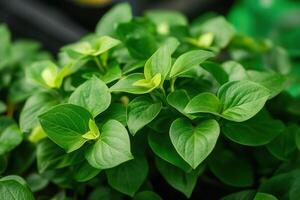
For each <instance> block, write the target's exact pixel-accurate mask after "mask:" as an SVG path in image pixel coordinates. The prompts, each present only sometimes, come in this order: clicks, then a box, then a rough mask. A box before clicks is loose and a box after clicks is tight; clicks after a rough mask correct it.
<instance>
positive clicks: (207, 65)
mask: <svg viewBox="0 0 300 200" xmlns="http://www.w3.org/2000/svg"><path fill="white" fill-rule="evenodd" d="M201 67H202V68H203V69H204V70H205V71H207V72H209V73H210V74H211V75H212V76H213V77H214V78H215V79H216V81H217V82H218V83H219V84H220V85H223V84H225V83H226V82H228V79H229V75H228V74H227V73H226V71H225V70H224V69H223V68H222V66H221V65H219V64H217V63H214V62H209V61H206V62H204V63H202V64H201Z"/></svg>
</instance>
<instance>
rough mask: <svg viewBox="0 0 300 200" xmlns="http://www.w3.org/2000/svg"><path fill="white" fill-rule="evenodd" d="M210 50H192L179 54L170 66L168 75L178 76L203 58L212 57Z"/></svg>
mask: <svg viewBox="0 0 300 200" xmlns="http://www.w3.org/2000/svg"><path fill="white" fill-rule="evenodd" d="M214 56H215V54H214V53H212V52H211V51H205V50H192V51H188V52H186V53H184V54H182V55H180V56H179V57H178V58H177V59H176V61H175V63H174V64H173V66H172V69H171V72H170V77H176V76H179V75H181V74H183V73H185V72H187V71H189V70H190V69H192V68H193V67H195V66H198V65H199V64H201V63H202V62H204V61H205V60H207V59H209V58H211V57H214Z"/></svg>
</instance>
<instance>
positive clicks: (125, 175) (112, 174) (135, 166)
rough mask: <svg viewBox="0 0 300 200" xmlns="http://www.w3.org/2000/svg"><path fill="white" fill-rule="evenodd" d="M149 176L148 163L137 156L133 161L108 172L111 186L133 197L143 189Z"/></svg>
mask: <svg viewBox="0 0 300 200" xmlns="http://www.w3.org/2000/svg"><path fill="white" fill-rule="evenodd" d="M147 174H148V163H147V160H146V159H145V158H144V157H142V156H136V157H135V158H134V159H133V160H130V161H127V162H125V163H123V164H121V165H119V166H117V167H114V168H112V169H108V170H106V175H107V179H108V183H109V185H110V186H111V187H113V188H114V189H116V190H117V191H120V192H122V193H124V194H127V195H129V196H131V197H133V196H134V194H135V193H136V192H137V191H138V189H139V188H140V187H141V185H142V184H143V182H144V181H145V179H146V177H147Z"/></svg>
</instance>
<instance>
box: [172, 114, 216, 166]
mask: <svg viewBox="0 0 300 200" xmlns="http://www.w3.org/2000/svg"><path fill="white" fill-rule="evenodd" d="M219 133H220V127H219V124H218V122H217V121H216V120H206V121H203V122H201V123H200V124H198V125H197V126H196V127H194V126H193V125H192V124H191V123H190V122H189V121H188V120H186V119H183V118H179V119H177V120H175V121H174V122H173V123H172V125H171V127H170V138H171V141H172V144H173V145H174V147H175V149H176V151H177V152H178V154H179V155H180V156H181V157H182V158H183V159H184V160H185V161H186V162H187V163H188V164H189V165H190V166H191V167H192V168H193V169H196V167H197V166H198V165H199V164H200V163H201V162H202V161H203V160H204V159H205V158H206V157H207V156H208V155H209V154H210V153H211V152H212V150H213V148H214V146H215V145H216V142H217V139H218V137H219Z"/></svg>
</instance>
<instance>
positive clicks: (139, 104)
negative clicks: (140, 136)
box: [127, 96, 162, 135]
mask: <svg viewBox="0 0 300 200" xmlns="http://www.w3.org/2000/svg"><path fill="white" fill-rule="evenodd" d="M161 107H162V104H161V102H154V101H153V100H151V99H150V98H149V97H146V96H141V97H137V98H135V99H133V100H132V101H131V102H130V103H129V104H128V107H127V124H128V128H129V131H130V133H131V134H132V135H135V134H136V133H137V132H138V131H139V130H140V129H141V128H143V127H144V126H145V125H147V124H149V123H150V122H151V121H152V120H153V119H155V117H156V116H157V115H158V113H159V112H160V110H161Z"/></svg>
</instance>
